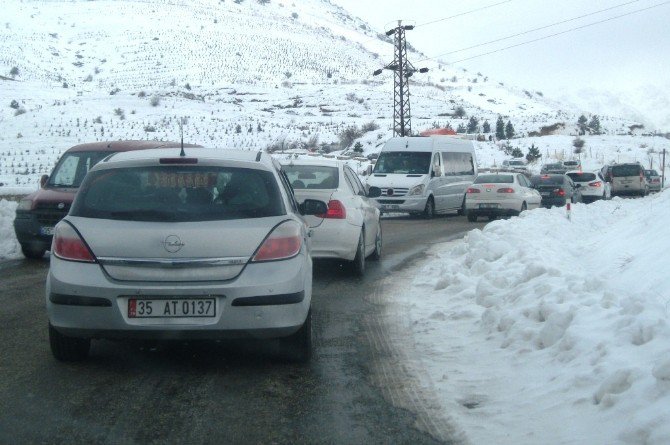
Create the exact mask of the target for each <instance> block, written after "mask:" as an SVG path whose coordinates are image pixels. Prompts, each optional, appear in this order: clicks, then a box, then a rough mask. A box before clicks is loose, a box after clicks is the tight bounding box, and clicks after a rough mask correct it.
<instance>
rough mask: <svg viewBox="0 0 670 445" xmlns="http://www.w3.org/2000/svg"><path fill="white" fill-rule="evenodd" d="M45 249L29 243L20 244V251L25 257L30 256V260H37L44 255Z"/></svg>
mask: <svg viewBox="0 0 670 445" xmlns="http://www.w3.org/2000/svg"><path fill="white" fill-rule="evenodd" d="M46 251H47V250H46V249H43V248H39V247H33V246H31V245H29V244H21V252H23V255H24V256H25V257H26V258H30V259H31V260H39V259H40V258H42V257H43V256H44V253H45V252H46Z"/></svg>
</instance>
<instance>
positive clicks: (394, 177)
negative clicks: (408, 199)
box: [367, 173, 428, 189]
mask: <svg viewBox="0 0 670 445" xmlns="http://www.w3.org/2000/svg"><path fill="white" fill-rule="evenodd" d="M426 176H428V175H427V174H426V175H416V174H413V175H409V177H408V175H407V174H404V173H403V174H395V173H389V174H386V173H381V174H375V173H373V174H372V175H370V176H369V177H368V181H367V184H368V186H370V187H379V188H389V187H391V188H406V189H410V188H412V187H414V186H415V185H419V184H423V182H424V181H425V179H426Z"/></svg>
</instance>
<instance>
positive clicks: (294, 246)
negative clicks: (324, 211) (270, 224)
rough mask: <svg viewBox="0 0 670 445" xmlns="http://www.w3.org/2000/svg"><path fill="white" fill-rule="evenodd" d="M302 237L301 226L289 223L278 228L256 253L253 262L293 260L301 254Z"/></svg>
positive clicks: (292, 222)
mask: <svg viewBox="0 0 670 445" xmlns="http://www.w3.org/2000/svg"><path fill="white" fill-rule="evenodd" d="M301 247H302V236H301V234H300V226H299V225H298V223H296V222H294V221H287V222H284V223H282V224H280V225H279V226H277V227H276V228H275V229H274V230H273V231H272V233H270V236H268V237H267V238H266V239H265V241H263V244H261V246H260V247H259V248H258V250H257V251H256V255H254V257H253V259H252V261H255V262H258V261H275V260H285V259H289V258H293V257H294V256H296V255H297V254H298V252H300V248H301Z"/></svg>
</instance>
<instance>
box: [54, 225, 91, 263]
mask: <svg viewBox="0 0 670 445" xmlns="http://www.w3.org/2000/svg"><path fill="white" fill-rule="evenodd" d="M52 250H53V254H54V255H55V256H57V257H58V258H60V259H62V260H67V261H81V262H85V263H95V256H94V255H93V252H91V250H90V249H89V248H88V246H87V245H86V243H85V242H84V240H83V239H82V237H81V236H80V235H79V233H77V231H76V230H74V227H72V226H71V225H70V224H68V223H66V222H61V223H60V224H58V225H57V226H56V229H55V231H54V239H53V245H52Z"/></svg>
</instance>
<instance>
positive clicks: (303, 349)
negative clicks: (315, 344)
mask: <svg viewBox="0 0 670 445" xmlns="http://www.w3.org/2000/svg"><path fill="white" fill-rule="evenodd" d="M281 342H282V356H283V357H284V358H285V359H286V360H287V361H289V362H293V363H306V362H308V361H309V359H311V358H312V309H311V308H310V310H309V311H308V312H307V318H306V319H305V322H304V323H303V324H302V326H301V327H300V329H298V331H297V332H296V333H295V334H293V335H290V336H288V337H284V338H282V339H281Z"/></svg>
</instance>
